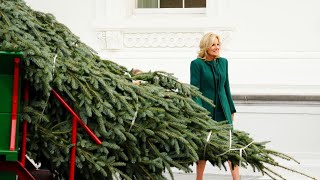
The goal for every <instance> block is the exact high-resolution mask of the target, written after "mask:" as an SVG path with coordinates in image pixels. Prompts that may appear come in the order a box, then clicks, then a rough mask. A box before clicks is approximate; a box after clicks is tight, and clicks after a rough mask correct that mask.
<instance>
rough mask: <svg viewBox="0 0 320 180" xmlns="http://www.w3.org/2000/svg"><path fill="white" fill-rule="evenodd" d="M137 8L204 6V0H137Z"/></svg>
mask: <svg viewBox="0 0 320 180" xmlns="http://www.w3.org/2000/svg"><path fill="white" fill-rule="evenodd" d="M136 7H137V8H205V7H206V0H137V6H136Z"/></svg>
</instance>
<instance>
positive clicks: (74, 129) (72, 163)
mask: <svg viewBox="0 0 320 180" xmlns="http://www.w3.org/2000/svg"><path fill="white" fill-rule="evenodd" d="M71 143H72V145H73V146H72V148H71V154H70V167H69V168H70V170H69V171H70V172H69V173H70V175H69V180H74V169H75V163H76V150H77V118H76V117H75V116H73V118H72V134H71Z"/></svg>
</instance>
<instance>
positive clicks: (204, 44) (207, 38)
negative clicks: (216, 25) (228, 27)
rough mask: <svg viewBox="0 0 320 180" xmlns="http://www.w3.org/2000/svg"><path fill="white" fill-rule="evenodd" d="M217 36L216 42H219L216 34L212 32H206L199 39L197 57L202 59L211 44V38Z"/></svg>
mask: <svg viewBox="0 0 320 180" xmlns="http://www.w3.org/2000/svg"><path fill="white" fill-rule="evenodd" d="M215 38H217V39H218V42H219V43H221V42H220V37H219V36H218V35H217V34H214V33H212V32H209V33H206V34H205V35H204V36H203V37H202V38H201V40H200V44H199V48H200V51H199V52H198V58H201V59H204V58H205V57H206V56H208V54H207V50H208V48H209V47H211V46H212V44H213V40H214V39H215Z"/></svg>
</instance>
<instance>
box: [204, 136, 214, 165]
mask: <svg viewBox="0 0 320 180" xmlns="http://www.w3.org/2000/svg"><path fill="white" fill-rule="evenodd" d="M211 134H212V130H211V131H210V132H209V134H208V136H207V142H206V145H204V151H203V158H204V159H205V158H206V149H207V145H208V143H209V141H210V138H211Z"/></svg>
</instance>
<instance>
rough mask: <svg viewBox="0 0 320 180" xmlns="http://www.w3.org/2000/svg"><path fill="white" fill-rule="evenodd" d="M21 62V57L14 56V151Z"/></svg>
mask: <svg viewBox="0 0 320 180" xmlns="http://www.w3.org/2000/svg"><path fill="white" fill-rule="evenodd" d="M19 64H20V58H14V69H13V88H12V89H13V90H12V112H11V134H10V151H14V150H15V147H16V132H17V129H16V128H17V113H18V98H19V73H20V71H19V70H20V69H19Z"/></svg>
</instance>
